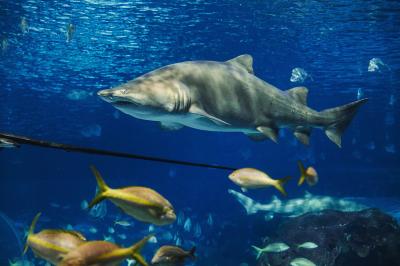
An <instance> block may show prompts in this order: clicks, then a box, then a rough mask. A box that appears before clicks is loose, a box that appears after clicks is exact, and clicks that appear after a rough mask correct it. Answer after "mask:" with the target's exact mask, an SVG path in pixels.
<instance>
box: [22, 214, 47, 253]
mask: <svg viewBox="0 0 400 266" xmlns="http://www.w3.org/2000/svg"><path fill="white" fill-rule="evenodd" d="M40 215H42V213H41V212H39V213H38V214H36V216H35V218H33V220H32V223H31V226H30V227H29V231H28V233H27V235H26V242H25V246H24V251H23V252H22V255H25V253H26V252H27V251H28V248H29V245H28V240H29V237H30V236H31V235H32V234H33V232H34V231H35V227H36V223H37V221H38V220H39V217H40Z"/></svg>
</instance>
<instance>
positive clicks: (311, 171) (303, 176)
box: [297, 161, 319, 186]
mask: <svg viewBox="0 0 400 266" xmlns="http://www.w3.org/2000/svg"><path fill="white" fill-rule="evenodd" d="M297 165H298V166H299V169H300V179H299V182H298V184H297V185H299V186H301V185H302V184H303V183H304V181H307V184H308V185H310V186H315V185H316V184H317V183H318V180H319V178H318V173H317V171H316V170H315V168H314V167H312V166H309V167H307V169H305V167H304V165H303V164H302V162H301V161H297Z"/></svg>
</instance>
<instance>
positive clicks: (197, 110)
mask: <svg viewBox="0 0 400 266" xmlns="http://www.w3.org/2000/svg"><path fill="white" fill-rule="evenodd" d="M189 112H190V113H192V114H196V115H199V116H200V117H202V118H206V119H207V120H209V121H212V122H213V123H214V124H216V125H218V126H230V124H229V123H227V122H225V121H224V120H221V119H219V118H217V117H215V116H212V115H210V114H208V113H207V112H206V111H204V110H203V109H201V108H199V107H197V106H191V107H190V109H189Z"/></svg>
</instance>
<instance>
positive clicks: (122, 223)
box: [114, 220, 132, 227]
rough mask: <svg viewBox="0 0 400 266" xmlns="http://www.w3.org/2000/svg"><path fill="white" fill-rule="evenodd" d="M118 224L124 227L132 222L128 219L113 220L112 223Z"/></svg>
mask: <svg viewBox="0 0 400 266" xmlns="http://www.w3.org/2000/svg"><path fill="white" fill-rule="evenodd" d="M116 224H117V225H120V226H124V227H128V226H132V223H130V222H128V221H124V220H116V221H115V222H114V225H116Z"/></svg>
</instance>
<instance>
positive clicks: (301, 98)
mask: <svg viewBox="0 0 400 266" xmlns="http://www.w3.org/2000/svg"><path fill="white" fill-rule="evenodd" d="M286 92H287V94H288V95H289V96H290V97H292V98H293V99H295V100H296V101H297V102H299V103H301V104H303V105H307V95H308V89H307V88H306V87H294V88H292V89H290V90H287V91H286Z"/></svg>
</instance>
